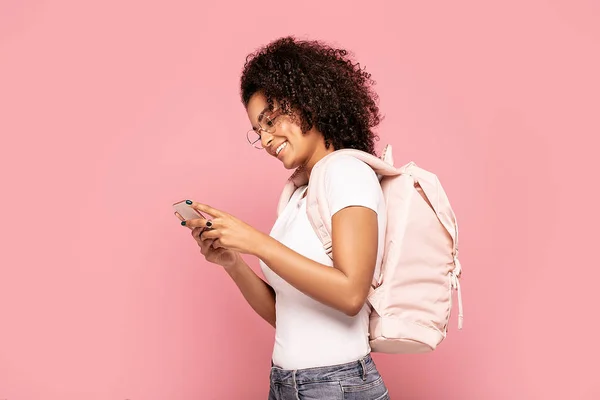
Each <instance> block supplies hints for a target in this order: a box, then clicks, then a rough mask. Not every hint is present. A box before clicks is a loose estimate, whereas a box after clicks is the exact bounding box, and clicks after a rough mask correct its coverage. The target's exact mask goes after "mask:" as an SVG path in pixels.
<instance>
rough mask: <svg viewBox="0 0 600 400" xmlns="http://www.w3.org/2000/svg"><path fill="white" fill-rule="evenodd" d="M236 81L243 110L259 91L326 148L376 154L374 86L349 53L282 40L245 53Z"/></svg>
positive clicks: (317, 44)
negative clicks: (320, 137)
mask: <svg viewBox="0 0 600 400" xmlns="http://www.w3.org/2000/svg"><path fill="white" fill-rule="evenodd" d="M240 83H241V84H240V86H241V97H242V103H243V104H244V107H247V106H248V102H249V101H250V98H251V97H252V95H253V94H255V93H257V92H262V93H263V94H264V95H265V97H266V98H267V102H268V104H269V107H270V108H271V109H273V100H274V99H275V100H277V101H278V102H279V104H280V107H281V108H282V110H283V111H284V112H285V113H286V114H288V115H290V116H292V117H293V118H299V120H298V119H296V121H297V122H299V125H300V127H301V128H302V132H303V133H305V132H307V131H308V130H310V129H311V128H312V127H313V126H315V127H316V128H317V129H318V130H319V131H320V132H321V133H322V134H323V136H324V138H325V145H326V147H327V148H329V146H330V145H331V144H333V147H334V149H336V150H339V149H344V148H353V149H358V150H362V151H366V152H368V153H371V154H375V149H374V147H375V146H374V141H375V140H377V139H378V137H377V135H375V134H374V133H373V131H372V128H374V127H375V126H377V125H378V124H379V122H380V121H381V119H382V116H381V115H380V113H379V107H378V105H377V100H378V96H377V94H376V93H375V92H374V91H373V90H372V85H373V84H375V82H374V81H373V80H372V79H371V74H369V73H367V72H366V71H365V69H364V68H361V67H360V64H359V63H356V64H355V63H353V62H352V60H350V58H349V57H348V51H347V50H344V49H336V48H332V47H331V46H329V45H327V44H325V43H323V42H321V41H301V40H297V39H296V38H294V37H293V36H288V37H283V38H280V39H277V40H275V41H273V42H271V43H269V44H268V45H266V46H264V47H262V48H260V49H258V50H257V51H256V52H254V53H251V54H249V55H248V57H247V58H246V63H245V64H244V69H243V72H242V76H241V82H240Z"/></svg>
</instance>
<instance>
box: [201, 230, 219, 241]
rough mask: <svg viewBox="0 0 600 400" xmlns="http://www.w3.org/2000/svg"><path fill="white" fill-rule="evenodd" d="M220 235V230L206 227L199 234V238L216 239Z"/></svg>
mask: <svg viewBox="0 0 600 400" xmlns="http://www.w3.org/2000/svg"><path fill="white" fill-rule="evenodd" d="M220 237H221V232H219V231H218V230H216V229H206V230H204V231H203V232H202V233H201V234H200V239H202V240H206V239H218V238H220Z"/></svg>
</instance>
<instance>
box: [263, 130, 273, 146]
mask: <svg viewBox="0 0 600 400" xmlns="http://www.w3.org/2000/svg"><path fill="white" fill-rule="evenodd" d="M272 141H273V135H271V134H270V133H268V132H265V131H261V134H260V143H261V145H262V147H263V148H267V147H269V145H270V144H271V142H272Z"/></svg>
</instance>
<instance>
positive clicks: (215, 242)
mask: <svg viewBox="0 0 600 400" xmlns="http://www.w3.org/2000/svg"><path fill="white" fill-rule="evenodd" d="M211 247H212V248H213V249H215V250H216V249H220V248H223V246H221V241H220V240H219V239H215V240H213V243H212V245H211Z"/></svg>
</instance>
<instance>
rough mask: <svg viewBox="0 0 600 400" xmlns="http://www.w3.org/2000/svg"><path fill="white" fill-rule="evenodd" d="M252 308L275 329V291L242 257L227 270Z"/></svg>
mask: <svg viewBox="0 0 600 400" xmlns="http://www.w3.org/2000/svg"><path fill="white" fill-rule="evenodd" d="M226 271H227V273H228V274H229V276H231V279H233V281H234V282H235V284H236V285H237V287H238V288H239V289H240V292H242V295H243V296H244V298H245V299H246V301H247V302H248V304H250V307H252V309H253V310H254V311H256V313H257V314H258V315H260V317H261V318H262V319H264V320H265V321H267V322H268V323H269V324H271V326H273V327H275V291H274V290H273V288H272V287H271V286H269V284H267V283H266V282H265V281H264V280H262V279H261V278H260V277H259V276H258V275H256V273H255V272H254V271H253V270H252V268H250V267H249V266H248V264H246V262H245V261H244V260H243V259H242V258H241V257H240V258H239V260H238V262H237V263H236V265H235V266H234V267H231V268H227V269H226Z"/></svg>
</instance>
